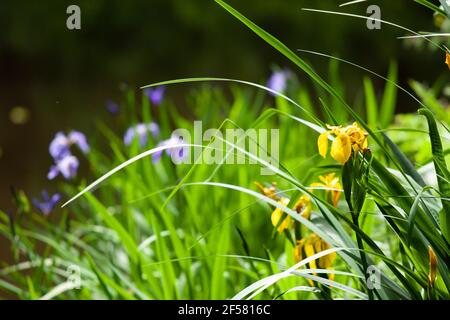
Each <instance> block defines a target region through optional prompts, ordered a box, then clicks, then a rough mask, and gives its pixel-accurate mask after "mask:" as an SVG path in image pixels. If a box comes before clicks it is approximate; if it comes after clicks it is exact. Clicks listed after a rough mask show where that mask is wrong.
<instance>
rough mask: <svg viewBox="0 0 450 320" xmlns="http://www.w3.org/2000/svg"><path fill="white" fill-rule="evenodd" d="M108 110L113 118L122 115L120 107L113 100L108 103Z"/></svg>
mask: <svg viewBox="0 0 450 320" xmlns="http://www.w3.org/2000/svg"><path fill="white" fill-rule="evenodd" d="M106 110H108V112H109V113H111V114H112V115H113V116H116V115H118V114H119V113H120V107H119V105H118V104H117V103H116V102H114V101H112V100H108V101H106Z"/></svg>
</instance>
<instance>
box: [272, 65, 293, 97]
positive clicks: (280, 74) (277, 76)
mask: <svg viewBox="0 0 450 320" xmlns="http://www.w3.org/2000/svg"><path fill="white" fill-rule="evenodd" d="M289 77H290V72H289V71H286V70H279V71H275V72H273V73H272V75H271V76H270V78H269V80H268V81H267V87H268V88H269V89H272V90H273V91H276V92H279V93H284V92H285V91H286V87H287V81H288V79H289ZM272 95H273V93H272Z"/></svg>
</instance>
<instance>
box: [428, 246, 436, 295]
mask: <svg viewBox="0 0 450 320" xmlns="http://www.w3.org/2000/svg"><path fill="white" fill-rule="evenodd" d="M428 256H429V259H430V271H429V273H428V283H429V284H430V286H432V287H434V282H435V281H436V275H437V274H436V271H437V257H436V254H435V253H434V251H433V249H432V248H431V247H430V246H428Z"/></svg>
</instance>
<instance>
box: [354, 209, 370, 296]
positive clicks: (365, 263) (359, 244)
mask: <svg viewBox="0 0 450 320" xmlns="http://www.w3.org/2000/svg"><path fill="white" fill-rule="evenodd" d="M352 218H353V223H354V224H355V225H356V226H357V227H358V228H359V221H358V220H359V219H358V218H359V214H352ZM356 241H357V243H358V248H359V250H360V254H361V261H362V265H363V269H364V270H363V273H364V279H365V285H366V288H367V269H368V267H369V266H368V264H367V257H366V253H365V252H364V244H363V241H362V239H361V237H360V236H359V234H358V233H356ZM367 295H368V297H369V300H373V292H372V290H370V289H369V288H367Z"/></svg>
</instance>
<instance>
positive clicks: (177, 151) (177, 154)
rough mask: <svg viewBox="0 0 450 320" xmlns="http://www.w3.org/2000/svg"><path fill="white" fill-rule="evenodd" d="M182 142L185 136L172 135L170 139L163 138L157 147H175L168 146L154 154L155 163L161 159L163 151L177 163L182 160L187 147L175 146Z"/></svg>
mask: <svg viewBox="0 0 450 320" xmlns="http://www.w3.org/2000/svg"><path fill="white" fill-rule="evenodd" d="M182 143H183V138H182V137H179V136H172V137H170V138H169V139H167V140H163V141H161V142H160V143H158V145H157V147H163V146H167V147H173V148H167V149H165V150H160V151H158V152H156V153H154V154H153V156H152V161H153V163H156V162H159V161H160V160H161V157H162V154H163V151H165V152H166V154H167V155H168V156H170V157H171V158H172V159H173V160H174V161H175V162H177V163H179V162H181V161H182V160H183V159H184V157H185V156H186V154H187V152H186V150H185V148H186V147H175V146H176V145H178V144H182Z"/></svg>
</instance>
